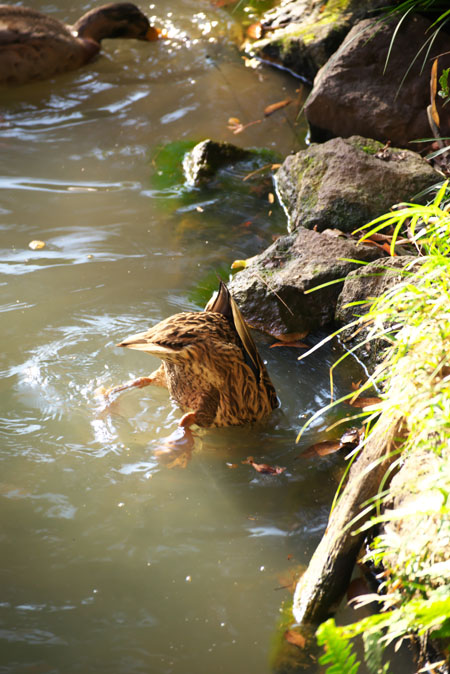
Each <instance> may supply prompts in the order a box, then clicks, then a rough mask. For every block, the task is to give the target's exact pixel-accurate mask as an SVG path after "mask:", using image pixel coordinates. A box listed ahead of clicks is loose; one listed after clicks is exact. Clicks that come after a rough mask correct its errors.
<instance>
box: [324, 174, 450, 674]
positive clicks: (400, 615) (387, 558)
mask: <svg viewBox="0 0 450 674" xmlns="http://www.w3.org/2000/svg"><path fill="white" fill-rule="evenodd" d="M448 188H449V184H448V181H447V182H445V183H443V184H442V185H440V186H438V188H437V194H436V196H435V198H434V199H433V201H432V202H431V203H429V204H428V205H424V206H420V205H417V204H401V205H400V207H399V208H398V209H397V210H394V211H393V212H391V213H388V214H385V215H383V216H381V217H380V218H377V219H376V220H374V221H372V222H371V223H369V224H368V225H366V226H365V227H363V228H361V231H363V232H365V233H364V235H363V238H366V237H368V236H370V235H371V234H372V233H373V232H376V231H379V230H380V229H382V228H385V227H389V228H391V230H392V232H393V238H392V246H391V250H392V251H393V250H394V248H395V242H396V240H397V238H398V236H399V235H400V233H402V234H403V235H405V236H408V237H409V238H410V240H411V241H412V242H413V243H414V245H415V246H416V249H417V251H418V253H419V255H420V257H421V264H419V265H417V267H416V268H415V271H414V272H412V270H411V269H407V270H406V272H405V274H404V277H403V279H402V281H401V282H400V283H399V284H398V285H396V286H394V287H392V288H391V289H390V290H388V291H386V292H385V293H384V294H383V295H382V296H381V297H379V298H378V299H376V300H373V301H372V304H371V306H370V310H369V311H368V313H367V314H365V315H364V316H363V317H362V318H361V319H359V321H360V322H364V324H365V325H366V326H369V332H368V337H367V339H368V340H370V339H379V338H380V336H383V339H384V340H385V341H386V342H387V344H388V346H387V349H386V354H385V359H384V361H383V363H382V364H381V365H380V366H379V367H378V368H377V370H376V372H375V373H374V375H373V379H372V381H371V382H368V385H369V383H370V384H372V383H375V384H376V385H378V386H379V387H380V388H382V389H383V401H382V403H381V405H380V409H382V410H385V411H389V410H391V411H393V410H396V411H397V412H398V411H400V412H401V413H402V415H403V419H404V434H403V440H402V445H401V460H402V461H404V460H405V458H406V459H407V458H409V459H410V460H414V457H418V458H420V461H422V458H423V461H422V463H421V462H420V461H419V465H424V466H425V467H426V468H424V470H423V471H418V472H417V473H414V474H412V475H410V477H409V482H408V495H409V496H408V499H407V500H406V501H405V500H404V499H402V498H399V501H398V503H397V504H396V501H395V498H396V492H393V491H392V488H391V487H387V488H386V485H385V484H383V485H381V486H380V490H379V493H378V494H377V496H376V497H375V498H374V499H372V501H371V502H369V503H367V504H366V512H370V511H372V517H371V518H370V520H369V521H368V522H367V523H366V524H364V526H363V527H362V528H361V530H369V529H370V530H371V531H372V532H373V531H376V530H377V528H379V527H380V526H381V527H382V529H380V531H379V533H378V535H377V536H376V537H375V538H374V539H373V542H372V544H371V546H370V549H369V551H368V553H367V555H366V561H370V562H371V563H372V564H374V565H375V566H381V567H382V568H383V574H382V577H381V581H382V583H381V586H380V591H379V593H377V594H371V595H369V596H368V597H366V598H364V599H362V600H361V602H360V603H364V602H369V601H370V602H373V601H376V602H377V603H378V606H379V609H380V613H377V614H375V615H371V616H369V617H368V618H365V619H363V620H361V621H359V622H357V623H354V624H352V625H346V626H339V627H336V626H333V625H332V626H330V625H328V626H327V627H326V628H325V627H323V626H321V627H320V629H319V632H318V640H319V642H320V643H323V644H326V645H327V649H328V650H327V651H326V652H327V655H328V657H329V658H330V659H329V660H328V661H327V662H333V663H334V662H338V660H336V657H337V656H338V655H339V653H340V652H343V649H344V650H345V648H347V649H348V644H349V642H348V640H349V639H353V638H355V637H356V636H358V635H361V634H362V635H364V639H363V640H364V647H365V660H366V663H367V666H368V668H369V670H370V671H371V672H377V673H380V672H384V671H387V669H386V667H387V665H383V664H382V660H381V656H382V651H383V649H384V647H385V646H386V645H388V644H390V643H392V642H399V641H402V640H403V639H406V638H410V637H411V636H412V635H416V636H417V637H421V636H423V635H425V634H426V635H431V637H433V638H434V637H436V638H440V639H447V640H448V639H449V638H450V451H449V450H450V249H449V241H450V214H449V210H450V204H449V190H448ZM355 324H358V321H355ZM332 404H336V403H332ZM416 460H417V459H416ZM411 522H412V523H413V526H410V523H411ZM325 625H326V623H325ZM330 640H331V641H330ZM331 643H332V647H330V644H331ZM332 657H333V658H335V659H334V660H333V659H332ZM351 664H352V666H353V665H356V664H357V663H356V662H355V661H354V660H352V662H351ZM328 671H338V670H337V669H335V670H328ZM355 671H356V670H355Z"/></svg>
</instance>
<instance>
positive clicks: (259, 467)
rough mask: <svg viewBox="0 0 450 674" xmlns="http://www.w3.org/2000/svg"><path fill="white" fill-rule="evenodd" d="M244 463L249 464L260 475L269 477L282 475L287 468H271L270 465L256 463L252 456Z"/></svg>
mask: <svg viewBox="0 0 450 674" xmlns="http://www.w3.org/2000/svg"><path fill="white" fill-rule="evenodd" d="M242 463H247V464H249V465H250V466H252V467H253V468H254V469H255V470H256V471H257V472H258V473H266V474H268V475H281V473H284V471H285V470H286V468H284V467H282V466H269V464H268V463H256V461H254V460H253V457H252V456H249V457H247V458H246V459H245V461H243V462H242Z"/></svg>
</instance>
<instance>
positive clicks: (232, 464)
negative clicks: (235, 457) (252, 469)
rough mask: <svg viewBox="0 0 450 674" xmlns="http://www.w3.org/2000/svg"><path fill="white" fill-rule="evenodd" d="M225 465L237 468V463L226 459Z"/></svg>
mask: <svg viewBox="0 0 450 674" xmlns="http://www.w3.org/2000/svg"><path fill="white" fill-rule="evenodd" d="M225 465H226V467H227V468H237V467H238V465H237V463H230V462H229V461H227V462H226V464H225Z"/></svg>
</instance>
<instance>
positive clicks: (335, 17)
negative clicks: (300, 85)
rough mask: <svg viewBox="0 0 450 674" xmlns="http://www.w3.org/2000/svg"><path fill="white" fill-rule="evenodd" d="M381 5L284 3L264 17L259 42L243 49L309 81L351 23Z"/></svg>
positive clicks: (352, 0) (366, 0) (361, 0)
mask: <svg viewBox="0 0 450 674" xmlns="http://www.w3.org/2000/svg"><path fill="white" fill-rule="evenodd" d="M383 4H384V3H383V0H328V2H311V1H310V0H287V2H286V1H285V2H281V3H280V5H279V6H278V7H275V8H274V9H272V10H270V11H268V12H267V13H266V14H265V16H264V18H263V20H262V22H261V29H262V32H263V37H262V39H260V40H257V41H256V42H252V43H251V42H247V43H246V44H245V45H244V48H245V49H246V50H247V51H250V52H251V53H255V54H256V55H258V56H260V57H261V58H263V59H264V58H266V59H268V60H269V61H273V62H275V63H278V64H282V65H283V66H284V67H285V68H289V70H292V72H293V73H294V74H296V75H299V76H300V77H302V78H304V79H306V80H309V81H310V82H312V81H313V79H314V76H315V75H316V73H317V71H318V70H319V68H321V67H322V66H323V65H324V64H325V63H326V62H327V60H328V59H329V58H330V56H331V55H332V54H333V53H334V52H335V51H336V49H337V48H338V47H339V45H340V44H341V42H342V41H343V39H344V38H345V36H346V34H347V33H348V31H349V30H350V28H351V27H352V25H353V24H354V23H355V21H358V20H360V19H362V18H365V17H366V16H368V14H369V13H370V12H372V11H373V10H374V8H377V7H380V6H383Z"/></svg>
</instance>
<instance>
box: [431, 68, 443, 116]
mask: <svg viewBox="0 0 450 674" xmlns="http://www.w3.org/2000/svg"><path fill="white" fill-rule="evenodd" d="M438 60H439V59H434V61H433V65H432V67H431V79H430V98H431V116H432V118H433V122H434V123H435V124H436V126H437V128H438V129H439V126H440V124H441V120H440V119H439V113H438V111H437V108H436V92H437V71H438Z"/></svg>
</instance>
